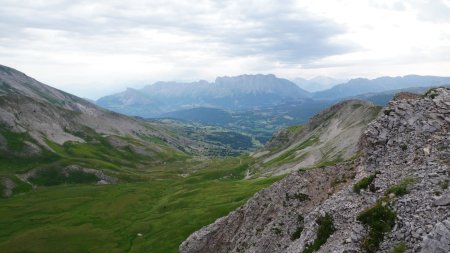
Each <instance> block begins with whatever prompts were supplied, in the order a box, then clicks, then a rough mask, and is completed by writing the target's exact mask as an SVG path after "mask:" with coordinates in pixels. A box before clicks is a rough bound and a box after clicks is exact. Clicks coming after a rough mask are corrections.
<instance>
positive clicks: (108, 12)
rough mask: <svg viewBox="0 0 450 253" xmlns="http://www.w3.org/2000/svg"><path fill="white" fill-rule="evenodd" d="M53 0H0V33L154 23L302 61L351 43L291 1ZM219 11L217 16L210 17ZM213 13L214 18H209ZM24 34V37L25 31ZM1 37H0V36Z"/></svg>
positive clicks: (86, 32) (110, 31)
mask: <svg viewBox="0 0 450 253" xmlns="http://www.w3.org/2000/svg"><path fill="white" fill-rule="evenodd" d="M236 3H237V1H207V2H202V5H205V6H206V7H200V6H196V4H195V3H192V2H184V1H137V0H134V1H126V2H125V1H106V0H104V1H95V2H94V1H84V0H83V1H80V0H79V1H56V2H53V3H52V4H45V5H43V4H34V3H33V1H30V2H25V3H21V2H19V3H18V2H17V1H7V2H6V3H4V4H2V6H0V28H5V29H1V31H0V39H2V38H3V39H4V41H14V40H27V39H32V38H31V37H29V36H30V35H29V34H27V33H25V32H24V31H25V29H26V28H37V29H48V30H56V31H62V32H65V33H66V34H65V35H64V36H73V37H77V38H78V39H83V38H84V39H85V40H86V39H88V38H89V37H111V41H112V43H114V42H113V39H114V38H115V37H118V36H123V35H126V33H127V31H129V30H130V29H132V28H143V29H156V30H161V31H164V32H169V33H176V34H191V35H194V36H196V37H197V38H201V41H199V42H198V43H206V44H208V43H214V44H215V45H220V47H221V48H222V49H223V52H222V53H224V54H226V56H231V57H233V56H262V57H269V58H270V59H273V60H274V61H281V62H286V63H303V62H307V61H310V60H312V59H316V58H320V57H324V56H329V55H335V54H341V53H345V52H349V51H351V50H353V49H354V48H351V47H349V46H343V45H337V44H333V43H332V42H330V39H331V38H332V37H334V36H337V35H339V34H341V33H344V32H345V29H344V28H343V27H339V26H338V25H336V24H334V23H333V22H331V21H327V20H323V19H319V18H317V17H311V16H309V15H308V14H307V13H306V12H304V11H302V10H298V9H295V8H294V7H293V6H294V2H293V1H279V2H278V3H277V4H275V5H274V4H273V2H272V5H273V6H271V8H261V6H262V3H263V2H261V1H254V2H252V1H245V2H242V4H241V5H239V4H236ZM217 16H219V17H221V18H223V19H222V20H217V19H214V17H217ZM212 17H213V18H212ZM229 22H231V23H234V24H235V25H234V26H231V27H230V26H229V25H227V23H229ZM27 36H28V37H27ZM6 39H9V40H6ZM0 43H2V42H1V40H0Z"/></svg>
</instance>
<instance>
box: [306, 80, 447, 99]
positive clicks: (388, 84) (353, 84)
mask: <svg viewBox="0 0 450 253" xmlns="http://www.w3.org/2000/svg"><path fill="white" fill-rule="evenodd" d="M448 84H450V77H439V76H418V75H408V76H403V77H379V78H376V79H372V80H370V79H366V78H357V79H352V80H350V81H348V82H346V83H342V84H338V85H336V86H334V87H333V88H331V89H328V90H324V91H320V92H316V93H314V94H313V98H321V99H342V98H348V97H354V96H358V95H363V94H365V93H376V92H385V91H390V90H400V89H407V88H413V87H434V86H442V85H448Z"/></svg>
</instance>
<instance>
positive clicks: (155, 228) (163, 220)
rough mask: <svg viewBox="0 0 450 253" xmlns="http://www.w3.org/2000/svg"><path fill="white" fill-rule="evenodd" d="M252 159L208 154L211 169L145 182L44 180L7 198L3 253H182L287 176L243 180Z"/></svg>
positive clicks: (0, 213) (0, 202)
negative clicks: (192, 239) (199, 234)
mask: <svg viewBox="0 0 450 253" xmlns="http://www.w3.org/2000/svg"><path fill="white" fill-rule="evenodd" d="M247 161H248V158H247V157H241V158H229V159H226V160H221V161H206V162H204V163H205V164H206V165H205V164H204V165H202V166H206V167H209V169H207V170H203V169H200V170H199V171H198V172H195V173H193V174H191V175H190V176H186V177H181V176H179V175H178V174H177V173H178V171H177V170H170V166H168V168H169V169H168V170H166V171H164V172H161V171H160V172H155V175H156V174H157V175H158V176H157V177H156V178H155V177H152V178H151V179H149V180H146V181H141V182H134V183H133V182H132V183H120V184H116V185H79V184H78V185H59V186H51V187H39V188H38V189H37V190H34V191H31V192H26V193H23V194H18V195H15V196H13V197H11V198H8V199H0V227H1V229H0V252H154V253H156V252H161V253H162V252H164V253H167V252H177V251H178V245H179V244H180V243H181V242H182V241H183V240H184V239H185V238H186V237H187V236H188V235H189V234H191V233H192V232H194V231H195V230H198V229H199V228H201V227H202V226H205V225H207V224H209V223H211V222H213V221H214V220H215V219H217V218H219V217H222V216H224V215H226V214H227V213H229V212H230V211H232V210H233V209H235V208H237V207H238V206H240V205H242V204H243V203H244V202H245V201H246V200H247V199H248V198H249V197H250V196H252V195H253V194H254V193H255V192H257V191H258V190H260V189H262V188H264V187H266V186H269V185H271V184H272V183H273V182H275V181H277V180H278V179H280V177H274V178H267V179H253V180H243V176H244V175H245V172H246V169H247V167H248V165H247ZM174 167H176V165H174ZM197 167H198V165H197ZM145 174H146V173H145ZM143 175H144V173H143ZM148 175H152V172H148ZM148 175H147V176H148Z"/></svg>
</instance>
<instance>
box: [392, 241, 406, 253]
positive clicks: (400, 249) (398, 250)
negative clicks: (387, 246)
mask: <svg viewBox="0 0 450 253" xmlns="http://www.w3.org/2000/svg"><path fill="white" fill-rule="evenodd" d="M405 251H406V244H405V243H404V242H401V243H399V244H397V245H395V246H394V248H393V249H392V250H391V252H390V253H404V252H405Z"/></svg>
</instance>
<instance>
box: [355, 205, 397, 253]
mask: <svg viewBox="0 0 450 253" xmlns="http://www.w3.org/2000/svg"><path fill="white" fill-rule="evenodd" d="M395 218H396V214H395V212H394V211H392V210H391V209H390V207H389V205H388V204H387V200H386V199H382V200H378V201H377V203H376V204H375V205H374V206H373V207H371V208H369V209H366V210H364V211H363V212H361V213H360V214H359V215H358V217H357V219H358V221H360V222H361V223H362V224H364V225H365V226H367V227H368V228H369V232H368V234H367V235H366V237H365V238H364V240H363V244H362V246H363V249H364V250H365V251H366V252H367V253H372V252H376V251H377V249H378V247H379V246H380V243H381V242H382V241H383V238H384V235H385V233H387V232H389V231H391V230H392V227H394V225H395Z"/></svg>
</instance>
